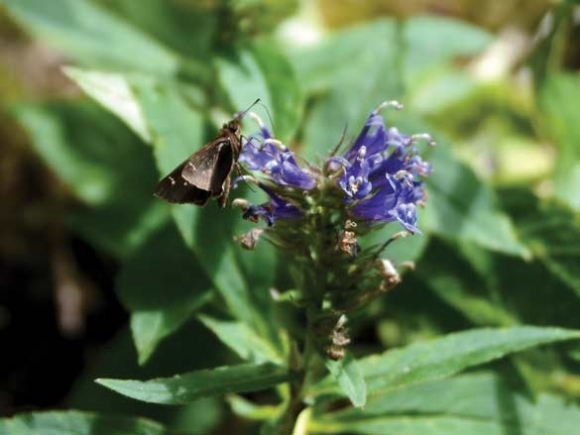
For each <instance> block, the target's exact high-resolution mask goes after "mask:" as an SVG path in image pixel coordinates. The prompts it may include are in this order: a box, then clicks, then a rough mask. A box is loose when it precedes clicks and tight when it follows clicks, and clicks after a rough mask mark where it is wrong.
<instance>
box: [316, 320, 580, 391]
mask: <svg viewBox="0 0 580 435" xmlns="http://www.w3.org/2000/svg"><path fill="white" fill-rule="evenodd" d="M578 338H580V332H578V331H574V330H566V329H559V328H541V327H533V326H520V327H512V328H504V329H475V330H472V331H466V332H459V333H455V334H449V335H446V336H444V337H442V338H438V339H434V340H430V341H427V342H421V343H416V344H412V345H409V346H407V347H404V348H401V349H394V350H389V351H387V352H385V353H383V354H380V355H372V356H368V357H366V358H362V359H359V360H358V365H359V368H360V370H361V371H362V373H363V376H364V379H365V381H366V383H367V388H368V394H369V395H373V394H377V393H380V392H383V391H386V390H391V389H393V388H397V387H402V386H406V385H412V384H416V383H419V382H424V381H428V380H433V379H439V378H443V377H447V376H451V375H453V374H455V373H458V372H460V371H461V370H464V369H466V368H468V367H472V366H474V365H479V364H483V363H486V362H489V361H492V360H494V359H498V358H501V357H503V356H505V355H508V354H509V353H513V352H518V351H521V350H524V349H528V348H531V347H535V346H539V345H542V344H548V343H553V342H558V341H563V340H572V339H578ZM331 385H332V384H331V382H330V380H329V379H328V378H327V379H326V380H324V381H322V382H321V383H319V384H318V385H316V386H314V387H313V391H312V392H316V393H318V394H320V393H323V392H327V391H333V392H336V387H335V386H334V387H332V386H331ZM329 387H330V388H329Z"/></svg>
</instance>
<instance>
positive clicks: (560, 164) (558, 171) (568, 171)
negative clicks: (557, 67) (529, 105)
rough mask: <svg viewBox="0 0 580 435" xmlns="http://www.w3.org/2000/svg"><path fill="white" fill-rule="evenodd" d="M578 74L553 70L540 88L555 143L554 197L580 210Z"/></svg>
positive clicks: (579, 96)
mask: <svg viewBox="0 0 580 435" xmlns="http://www.w3.org/2000/svg"><path fill="white" fill-rule="evenodd" d="M579 98H580V75H578V74H575V75H571V74H555V75H553V76H550V77H549V78H548V79H547V80H546V83H545V85H544V87H543V88H542V89H541V93H540V104H541V108H542V109H543V112H544V114H545V120H546V124H547V128H548V130H549V132H550V133H551V134H552V137H553V141H554V143H555V144H557V146H558V153H557V154H556V155H557V160H556V168H555V172H554V192H555V195H556V197H557V198H560V199H562V200H563V201H565V202H566V203H568V204H569V205H570V206H571V207H572V208H574V209H575V210H580V147H578V143H579V142H580V116H579V115H578V110H577V104H576V103H577V101H578V99H579Z"/></svg>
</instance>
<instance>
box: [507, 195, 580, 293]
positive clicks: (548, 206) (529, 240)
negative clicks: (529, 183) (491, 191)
mask: <svg viewBox="0 0 580 435" xmlns="http://www.w3.org/2000/svg"><path fill="white" fill-rule="evenodd" d="M501 198H502V200H503V202H504V204H505V206H506V208H508V210H509V211H510V214H511V215H512V216H514V219H515V221H516V224H517V227H518V229H519V231H520V234H521V237H522V240H524V241H525V242H526V244H527V245H528V246H529V247H530V250H531V251H532V252H533V254H534V257H535V258H536V259H538V260H539V261H541V262H542V263H543V264H545V265H546V267H547V268H548V269H549V270H550V271H551V272H552V273H553V274H554V275H555V276H556V277H557V278H558V279H559V280H560V281H561V282H563V283H565V284H566V285H567V286H568V287H570V288H571V289H572V290H574V292H575V294H576V295H577V296H579V297H580V277H579V276H578V273H577V270H578V264H580V249H579V248H578V247H579V246H580V225H579V220H578V213H577V212H575V211H574V210H572V209H571V208H570V206H569V205H568V204H562V203H561V202H559V201H555V200H541V199H539V198H538V197H536V196H535V195H534V194H533V193H531V192H529V191H526V190H523V189H511V190H504V191H502V195H501ZM530 282H532V281H530ZM558 299H559V300H561V297H559V298H558Z"/></svg>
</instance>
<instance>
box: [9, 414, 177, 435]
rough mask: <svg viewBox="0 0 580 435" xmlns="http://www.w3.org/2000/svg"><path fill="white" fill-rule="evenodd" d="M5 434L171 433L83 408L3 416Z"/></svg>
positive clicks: (148, 423) (154, 425) (141, 420)
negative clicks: (83, 410) (79, 409)
mask: <svg viewBox="0 0 580 435" xmlns="http://www.w3.org/2000/svg"><path fill="white" fill-rule="evenodd" d="M0 433H1V434H2V435H24V434H26V435H111V434H119V435H121V434H139V435H169V433H170V432H169V431H167V430H166V429H164V428H163V426H161V425H160V424H158V423H155V422H153V421H150V420H147V419H144V418H135V417H121V416H112V415H100V414H95V413H91V412H80V411H52V412H33V413H26V414H18V415H16V416H15V417H12V418H5V419H0Z"/></svg>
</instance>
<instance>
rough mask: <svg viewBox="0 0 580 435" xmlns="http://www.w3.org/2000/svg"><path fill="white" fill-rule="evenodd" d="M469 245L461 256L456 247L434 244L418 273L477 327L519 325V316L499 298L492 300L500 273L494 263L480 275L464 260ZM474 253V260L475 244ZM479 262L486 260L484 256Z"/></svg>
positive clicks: (429, 285)
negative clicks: (509, 309)
mask: <svg viewBox="0 0 580 435" xmlns="http://www.w3.org/2000/svg"><path fill="white" fill-rule="evenodd" d="M466 246H467V245H466V244H464V245H463V246H462V247H461V249H462V251H461V253H462V254H463V255H461V256H460V255H458V253H457V246H456V245H450V246H447V245H446V244H443V243H433V244H432V245H431V246H430V249H429V250H428V251H427V253H426V255H425V257H424V258H423V259H422V262H421V267H419V268H418V269H417V271H416V274H417V275H419V276H420V277H421V279H422V281H423V283H424V284H425V285H426V286H427V287H428V288H430V289H431V290H432V291H433V292H435V293H436V294H437V296H439V298H440V299H442V300H443V301H445V302H446V303H447V304H449V305H450V306H452V307H454V308H455V309H457V310H458V311H460V312H461V313H462V314H463V315H464V316H465V317H466V318H467V319H469V320H470V321H471V322H472V323H473V324H475V325H477V326H512V325H514V324H516V323H518V322H517V321H516V319H517V316H516V315H514V314H512V313H510V312H509V311H508V310H507V308H505V307H504V306H503V304H502V303H500V302H499V301H498V300H497V299H499V298H497V297H493V296H494V293H493V290H497V282H496V281H497V280H498V279H499V271H497V270H495V269H494V268H493V265H492V264H485V265H481V268H482V269H481V270H480V273H481V275H480V276H477V275H476V274H475V271H474V270H473V269H472V268H471V267H470V266H471V265H472V263H471V264H468V263H466V261H465V255H466V254H465V252H467V251H468V250H469V249H470V248H467V247H466ZM475 248H477V246H476V247H475ZM471 252H472V257H471V258H475V255H476V249H474V248H473V245H472V247H471ZM486 253H489V251H486ZM479 260H480V261H483V254H481V255H480V258H479ZM508 291H509V290H508ZM495 296H497V295H495Z"/></svg>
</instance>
